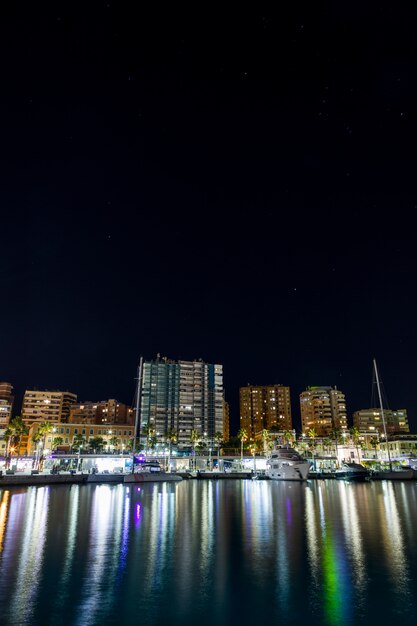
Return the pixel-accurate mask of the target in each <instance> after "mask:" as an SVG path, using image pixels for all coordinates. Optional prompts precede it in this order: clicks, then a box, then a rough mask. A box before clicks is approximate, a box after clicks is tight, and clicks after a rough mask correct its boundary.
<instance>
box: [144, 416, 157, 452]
mask: <svg viewBox="0 0 417 626" xmlns="http://www.w3.org/2000/svg"><path fill="white" fill-rule="evenodd" d="M142 435H143V436H145V437H146V439H145V456H146V455H147V454H148V448H152V446H151V440H152V439H153V438H155V429H154V428H153V426H150V425H149V424H147V425H146V426H144V427H143V428H142ZM155 444H156V441H155V443H154V445H153V447H155Z"/></svg>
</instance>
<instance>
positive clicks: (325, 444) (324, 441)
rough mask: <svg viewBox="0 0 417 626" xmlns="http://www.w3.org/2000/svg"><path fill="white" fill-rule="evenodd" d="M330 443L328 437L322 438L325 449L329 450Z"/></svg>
mask: <svg viewBox="0 0 417 626" xmlns="http://www.w3.org/2000/svg"><path fill="white" fill-rule="evenodd" d="M331 445H332V440H331V439H329V437H326V438H325V439H323V448H324V450H325V451H327V452H329V451H330V446H331Z"/></svg>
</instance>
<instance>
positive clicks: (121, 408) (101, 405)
mask: <svg viewBox="0 0 417 626" xmlns="http://www.w3.org/2000/svg"><path fill="white" fill-rule="evenodd" d="M68 421H69V422H70V423H72V424H131V425H132V424H133V423H134V412H133V409H132V408H131V407H129V406H127V405H126V404H123V403H122V402H118V401H117V400H113V399H110V400H104V401H101V402H81V403H77V404H73V405H72V406H71V408H70V414H69V420H68Z"/></svg>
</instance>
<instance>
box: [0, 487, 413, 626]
mask: <svg viewBox="0 0 417 626" xmlns="http://www.w3.org/2000/svg"><path fill="white" fill-rule="evenodd" d="M416 529H417V484H416V483H414V482H412V483H389V482H378V483H370V484H356V485H355V484H346V483H340V482H336V481H334V482H332V481H328V482H325V481H317V482H310V483H308V484H296V483H275V482H268V481H259V482H255V481H249V480H247V481H238V480H230V481H227V480H226V481H218V482H215V481H183V482H182V483H178V484H170V483H160V484H147V485H144V486H142V487H141V488H140V490H138V487H137V486H129V487H125V486H123V485H114V486H108V485H89V486H87V485H86V486H75V485H74V486H69V487H67V486H53V487H45V488H42V487H27V488H22V489H10V490H6V489H4V490H2V491H1V492H0V623H1V624H2V625H3V626H6V625H8V624H19V625H25V624H39V625H41V624H42V625H44V624H59V625H66V624H74V625H75V624H77V625H78V624H79V625H96V624H97V625H98V624H100V625H107V624H120V625H122V624H123V625H124V624H138V625H139V624H143V625H150V624H158V625H159V624H161V625H163V624H165V625H170V624H182V625H185V624H190V623H192V624H193V625H196V626H203V625H206V624H207V625H208V624H212V625H213V626H214V625H216V624H218V625H223V624H258V623H262V624H263V623H265V624H266V623H268V624H269V623H271V624H274V625H275V624H285V625H287V624H305V625H306V626H309V625H311V626H315V625H316V624H317V625H318V624H326V625H336V624H343V625H345V624H348V625H349V624H356V625H358V624H359V625H361V624H367V625H369V624H401V625H403V624H411V623H414V622H415V620H416V619H417V539H416Z"/></svg>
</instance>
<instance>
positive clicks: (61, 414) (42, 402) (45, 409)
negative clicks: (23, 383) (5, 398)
mask: <svg viewBox="0 0 417 626" xmlns="http://www.w3.org/2000/svg"><path fill="white" fill-rule="evenodd" d="M76 401H77V396H76V394H75V393H71V392H70V391H37V390H32V389H28V390H27V391H25V395H24V397H23V404H22V418H23V420H24V421H25V422H27V423H30V422H34V421H45V420H47V421H49V422H68V419H69V414H70V409H71V405H73V404H74V403H75V402H76Z"/></svg>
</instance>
